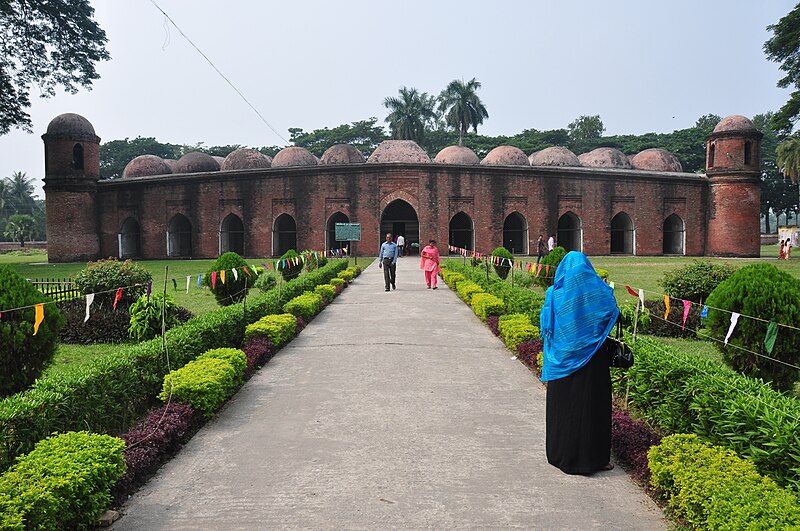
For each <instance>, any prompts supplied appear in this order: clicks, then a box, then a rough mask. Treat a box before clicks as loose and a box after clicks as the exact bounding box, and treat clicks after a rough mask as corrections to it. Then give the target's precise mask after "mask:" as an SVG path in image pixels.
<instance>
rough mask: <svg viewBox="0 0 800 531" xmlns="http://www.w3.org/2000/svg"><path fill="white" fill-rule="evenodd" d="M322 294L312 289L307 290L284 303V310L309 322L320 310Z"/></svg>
mask: <svg viewBox="0 0 800 531" xmlns="http://www.w3.org/2000/svg"><path fill="white" fill-rule="evenodd" d="M321 303H322V296H321V295H320V294H318V293H314V292H312V291H307V292H306V293H303V294H301V295H298V296H297V297H295V298H293V299H292V300H290V301H289V302H287V303H286V304H284V305H283V311H284V312H286V313H290V314H292V315H296V316H299V317H302V318H303V319H304V320H305V321H306V322H309V321H310V320H311V319H313V318H314V316H315V315H317V314H318V313H319V311H320V304H321Z"/></svg>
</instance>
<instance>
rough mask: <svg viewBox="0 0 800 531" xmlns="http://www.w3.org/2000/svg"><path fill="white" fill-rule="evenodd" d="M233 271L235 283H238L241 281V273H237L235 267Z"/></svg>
mask: <svg viewBox="0 0 800 531" xmlns="http://www.w3.org/2000/svg"><path fill="white" fill-rule="evenodd" d="M232 271H233V280H234V281H238V280H239V273H238V272H237V271H236V268H235V267H234V268H233V269H232Z"/></svg>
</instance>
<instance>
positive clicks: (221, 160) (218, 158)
mask: <svg viewBox="0 0 800 531" xmlns="http://www.w3.org/2000/svg"><path fill="white" fill-rule="evenodd" d="M211 158H212V159H214V160H216V161H217V164H219V167H220V168H222V163H223V162H225V157H218V156H216V155H211Z"/></svg>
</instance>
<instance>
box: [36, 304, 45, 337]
mask: <svg viewBox="0 0 800 531" xmlns="http://www.w3.org/2000/svg"><path fill="white" fill-rule="evenodd" d="M42 321H44V303H42V302H40V303H39V304H37V305H36V321H34V323H33V335H36V332H38V331H39V325H40V324H42Z"/></svg>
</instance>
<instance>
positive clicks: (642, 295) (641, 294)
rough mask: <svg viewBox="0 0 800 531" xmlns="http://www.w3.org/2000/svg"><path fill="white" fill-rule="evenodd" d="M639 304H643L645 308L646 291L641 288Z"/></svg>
mask: <svg viewBox="0 0 800 531" xmlns="http://www.w3.org/2000/svg"><path fill="white" fill-rule="evenodd" d="M639 302H641V303H642V308H644V290H643V289H642V288H639Z"/></svg>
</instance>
